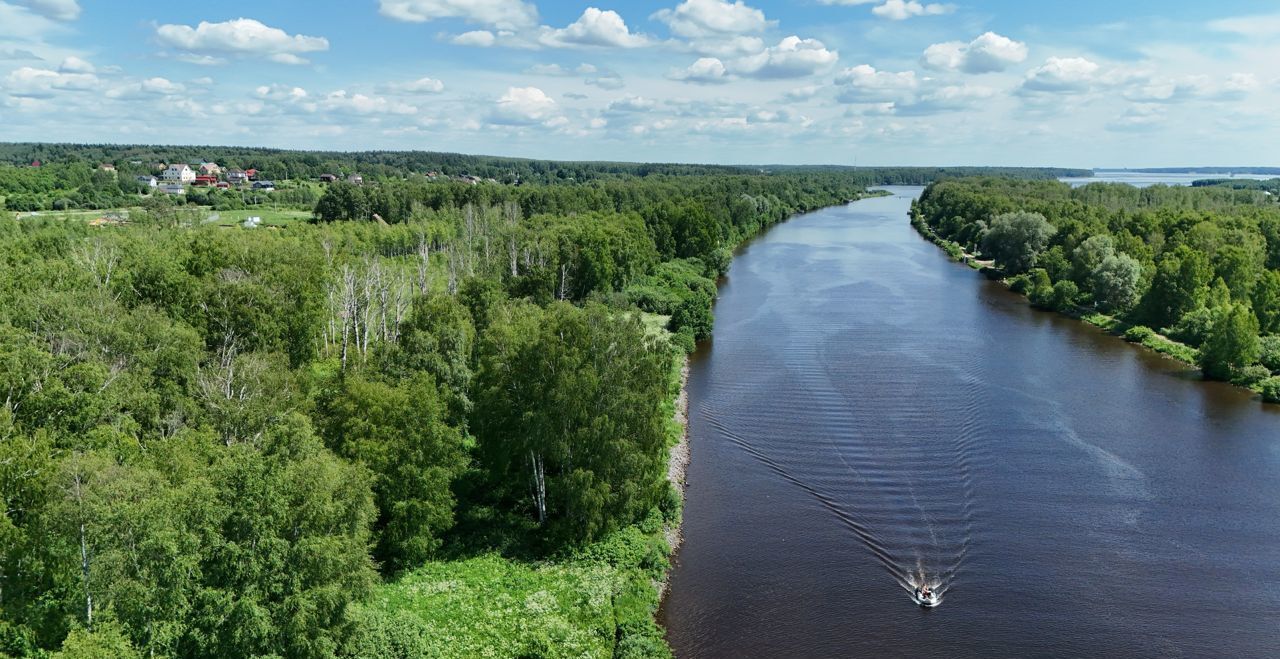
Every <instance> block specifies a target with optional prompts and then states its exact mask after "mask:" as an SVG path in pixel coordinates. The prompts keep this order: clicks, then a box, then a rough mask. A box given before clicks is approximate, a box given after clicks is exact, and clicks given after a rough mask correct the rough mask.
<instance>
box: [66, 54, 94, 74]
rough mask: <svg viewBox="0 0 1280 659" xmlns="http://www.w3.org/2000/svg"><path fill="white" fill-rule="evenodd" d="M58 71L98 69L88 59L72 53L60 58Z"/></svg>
mask: <svg viewBox="0 0 1280 659" xmlns="http://www.w3.org/2000/svg"><path fill="white" fill-rule="evenodd" d="M58 71H60V72H62V73H97V71H98V69H97V68H96V67H94V65H92V64H90V63H89V62H88V61H86V60H83V59H81V58H79V57H76V56H75V55H72V56H70V57H67V58H66V59H64V60H62V64H59V65H58Z"/></svg>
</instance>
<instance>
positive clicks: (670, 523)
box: [658, 356, 689, 603]
mask: <svg viewBox="0 0 1280 659" xmlns="http://www.w3.org/2000/svg"><path fill="white" fill-rule="evenodd" d="M677 362H678V364H679V373H680V375H679V378H680V384H679V389H678V391H677V393H676V398H675V401H674V408H675V409H674V410H672V416H671V422H672V423H673V424H674V425H673V429H674V442H675V443H674V444H671V446H670V448H669V449H668V450H667V482H668V483H669V484H670V485H671V489H672V492H673V495H674V496H675V497H676V500H677V506H676V513H675V515H673V516H668V520H667V522H666V524H664V525H663V528H662V535H663V539H664V540H666V543H667V549H668V554H667V558H668V561H670V560H672V559H674V558H675V556H676V553H677V552H678V551H679V550H680V545H681V543H683V542H684V535H683V534H682V533H681V532H680V527H681V524H680V523H681V521H682V518H683V516H682V515H681V514H680V511H682V510H683V509H684V490H685V484H686V478H685V473H686V472H687V471H688V469H689V358H688V356H683V357H679V358H677ZM670 582H671V568H670V567H668V568H667V570H666V572H665V573H664V574H663V576H662V582H661V583H660V584H659V585H658V602H659V603H661V602H662V600H663V598H665V597H666V595H667V585H668V584H669V583H670Z"/></svg>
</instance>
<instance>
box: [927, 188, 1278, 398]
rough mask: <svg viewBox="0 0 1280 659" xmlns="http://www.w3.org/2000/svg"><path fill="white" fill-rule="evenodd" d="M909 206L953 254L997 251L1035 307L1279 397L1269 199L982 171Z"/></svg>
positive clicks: (983, 256) (1234, 191)
mask: <svg viewBox="0 0 1280 659" xmlns="http://www.w3.org/2000/svg"><path fill="white" fill-rule="evenodd" d="M913 214H914V219H915V222H916V223H917V226H918V227H919V228H921V230H922V231H923V232H925V233H926V235H929V236H931V237H934V238H935V239H937V240H938V241H939V242H940V243H942V244H943V245H944V246H945V247H947V248H949V249H950V250H952V251H953V253H954V254H956V255H957V256H964V255H971V257H972V258H975V259H978V260H979V261H981V260H990V261H992V262H993V265H994V267H995V268H998V269H999V272H1000V273H1001V274H1002V275H1005V276H1009V277H1011V278H1012V279H1011V283H1012V284H1013V286H1014V288H1015V289H1016V290H1019V291H1020V292H1024V293H1026V294H1027V296H1028V297H1029V298H1030V299H1031V301H1032V303H1033V304H1036V305H1037V306H1041V307H1044V308H1050V309H1056V310H1059V311H1064V312H1068V313H1093V314H1096V315H1098V316H1101V317H1102V318H1103V319H1109V320H1106V321H1105V322H1107V323H1120V324H1121V325H1118V326H1119V327H1121V328H1122V329H1123V330H1124V332H1125V336H1126V338H1127V339H1129V340H1131V341H1135V342H1142V343H1144V344H1146V345H1149V346H1151V347H1155V348H1157V349H1161V350H1164V351H1166V352H1170V353H1171V354H1174V355H1175V356H1178V357H1181V358H1182V359H1184V360H1187V361H1193V362H1194V363H1197V364H1198V365H1199V366H1200V368H1201V370H1202V372H1203V374H1204V376H1205V377H1206V378H1210V379H1215V380H1230V381H1233V382H1235V383H1237V384H1241V385H1244V386H1250V387H1253V388H1255V389H1257V390H1259V391H1261V392H1262V394H1263V396H1264V398H1265V399H1267V400H1270V401H1276V402H1280V206H1278V205H1277V204H1276V202H1275V197H1274V195H1272V194H1270V193H1268V192H1266V191H1264V190H1261V189H1258V188H1256V187H1254V186H1239V187H1237V186H1222V185H1206V186H1199V187H1166V186H1154V187H1150V188H1143V189H1139V188H1134V187H1131V186H1128V185H1121V184H1104V183H1093V184H1089V185H1085V186H1082V187H1079V188H1075V189H1073V188H1071V187H1070V186H1068V185H1066V184H1063V183H1058V182H1051V181H1014V180H1009V179H990V178H987V179H970V180H963V181H946V182H941V183H937V184H934V185H932V186H930V187H929V188H928V189H927V190H926V191H925V193H924V194H923V196H922V197H921V198H920V200H919V202H918V203H917V204H916V205H915V207H914V209H913ZM1170 339H1172V342H1171V341H1170ZM1179 344H1180V345H1179Z"/></svg>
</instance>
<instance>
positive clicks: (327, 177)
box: [320, 174, 338, 183]
mask: <svg viewBox="0 0 1280 659" xmlns="http://www.w3.org/2000/svg"><path fill="white" fill-rule="evenodd" d="M336 180H338V177H337V176H334V175H333V174H321V175H320V182H321V183H333V182H334V181H336Z"/></svg>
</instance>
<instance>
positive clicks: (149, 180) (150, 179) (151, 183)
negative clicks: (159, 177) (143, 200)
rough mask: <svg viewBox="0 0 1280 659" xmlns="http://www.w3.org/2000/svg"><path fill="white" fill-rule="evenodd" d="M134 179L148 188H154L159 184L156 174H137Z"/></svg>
mask: <svg viewBox="0 0 1280 659" xmlns="http://www.w3.org/2000/svg"><path fill="white" fill-rule="evenodd" d="M133 180H135V181H137V182H139V183H141V184H143V185H145V186H147V187H148V188H154V187H156V185H157V184H158V183H157V181H156V177H154V176H135V177H133Z"/></svg>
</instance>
